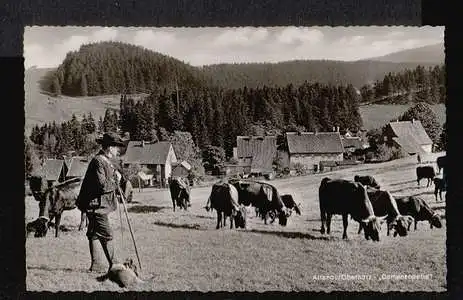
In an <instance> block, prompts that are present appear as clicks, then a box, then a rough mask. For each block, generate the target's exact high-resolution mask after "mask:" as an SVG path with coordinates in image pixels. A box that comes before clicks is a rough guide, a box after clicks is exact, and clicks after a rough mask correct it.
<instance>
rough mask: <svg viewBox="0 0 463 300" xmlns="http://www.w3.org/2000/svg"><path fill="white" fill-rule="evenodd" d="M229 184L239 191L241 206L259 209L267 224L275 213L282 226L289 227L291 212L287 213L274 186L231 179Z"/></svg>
mask: <svg viewBox="0 0 463 300" xmlns="http://www.w3.org/2000/svg"><path fill="white" fill-rule="evenodd" d="M228 182H229V183H230V184H232V185H233V186H235V188H236V189H237V190H238V195H239V204H242V205H244V206H249V205H252V206H253V207H255V208H257V209H258V210H259V214H260V215H261V216H262V219H263V220H264V223H265V224H267V217H268V216H269V214H273V213H274V214H276V215H277V216H278V223H279V224H280V225H281V226H286V225H287V223H288V217H289V212H287V211H286V209H285V204H284V203H283V201H282V199H281V197H280V195H279V193H278V191H277V189H276V188H275V187H274V186H273V185H270V184H268V183H263V182H257V181H253V180H236V179H229V181H228Z"/></svg>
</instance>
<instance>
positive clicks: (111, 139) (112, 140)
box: [96, 132, 125, 147]
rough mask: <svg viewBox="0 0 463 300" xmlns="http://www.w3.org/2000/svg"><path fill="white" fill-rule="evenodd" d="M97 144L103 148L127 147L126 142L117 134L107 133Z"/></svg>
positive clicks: (97, 140)
mask: <svg viewBox="0 0 463 300" xmlns="http://www.w3.org/2000/svg"><path fill="white" fill-rule="evenodd" d="M96 142H97V143H98V144H101V145H102V146H120V147H124V146H125V143H124V140H123V139H122V138H121V137H120V136H119V135H118V134H117V133H115V132H106V133H105V134H103V137H102V138H98V139H96Z"/></svg>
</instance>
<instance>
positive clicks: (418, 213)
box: [395, 196, 442, 230]
mask: <svg viewBox="0 0 463 300" xmlns="http://www.w3.org/2000/svg"><path fill="white" fill-rule="evenodd" d="M395 200H396V202H397V207H398V209H399V212H400V213H401V214H402V215H410V216H412V217H413V218H414V219H415V230H416V225H417V223H418V221H428V222H429V224H430V226H431V228H433V227H437V228H441V227H442V222H441V218H440V216H439V215H438V214H437V213H436V212H435V211H433V210H432V208H431V207H429V205H428V203H426V201H425V200H424V199H423V198H421V197H417V196H408V197H396V199H395ZM408 230H410V226H409V228H408Z"/></svg>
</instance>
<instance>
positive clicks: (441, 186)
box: [433, 177, 446, 202]
mask: <svg viewBox="0 0 463 300" xmlns="http://www.w3.org/2000/svg"><path fill="white" fill-rule="evenodd" d="M433 181H434V196H435V197H436V202H438V201H437V194H439V197H440V201H442V192H445V191H446V185H445V182H444V179H442V178H437V177H436V178H434V180H433Z"/></svg>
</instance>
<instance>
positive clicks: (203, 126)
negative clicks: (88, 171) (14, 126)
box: [31, 82, 362, 157]
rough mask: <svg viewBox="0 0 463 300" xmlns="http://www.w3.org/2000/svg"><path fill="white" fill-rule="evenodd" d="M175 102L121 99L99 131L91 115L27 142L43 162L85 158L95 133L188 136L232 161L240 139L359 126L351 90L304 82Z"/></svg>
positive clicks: (182, 96) (189, 95) (160, 95)
mask: <svg viewBox="0 0 463 300" xmlns="http://www.w3.org/2000/svg"><path fill="white" fill-rule="evenodd" d="M178 99H179V101H178V102H177V95H176V93H175V92H173V93H171V92H167V91H166V90H164V91H162V92H153V93H152V94H151V95H150V96H149V97H147V98H146V99H143V100H140V101H134V100H133V99H131V98H129V97H126V96H122V97H121V101H120V109H119V114H117V113H116V112H115V111H113V112H112V111H111V110H107V113H106V115H105V117H104V118H102V119H101V120H100V121H99V122H98V126H97V125H96V124H95V121H94V120H93V117H92V116H91V115H89V116H87V117H85V116H84V119H83V121H82V122H81V124H80V125H79V123H78V121H77V120H76V117H75V116H73V119H72V120H71V121H69V122H64V123H62V124H57V125H55V124H48V125H44V126H42V127H40V128H39V127H38V126H36V127H34V128H33V130H32V134H31V140H32V141H33V142H34V143H35V144H37V145H38V146H39V147H40V148H41V149H46V150H45V153H46V155H45V156H47V155H52V156H60V155H62V154H64V153H66V152H67V151H69V150H75V151H76V152H77V153H80V154H84V153H87V152H88V150H89V149H88V147H84V145H85V144H86V143H83V141H84V140H85V139H86V137H85V136H86V135H88V134H90V133H94V132H95V131H96V129H97V128H99V129H100V131H106V130H121V131H122V132H128V133H129V134H130V138H131V139H132V140H141V139H143V140H147V141H153V140H165V139H166V137H167V136H169V135H170V134H172V133H173V132H176V131H183V132H190V133H191V136H192V139H193V141H194V143H195V145H197V146H198V147H199V148H200V149H205V148H207V146H208V145H212V146H215V147H218V148H222V149H224V150H225V152H226V154H227V156H228V157H231V156H232V153H233V147H234V146H236V145H235V144H236V136H238V135H264V134H280V133H282V132H285V131H294V130H300V131H305V130H310V131H315V130H318V131H331V130H333V129H332V128H333V126H339V127H340V128H350V129H352V130H357V129H359V128H360V127H361V125H362V120H361V116H360V113H359V111H358V101H359V95H358V94H357V92H356V90H355V89H354V87H353V86H352V85H348V86H331V85H320V84H310V83H308V82H306V83H304V84H303V85H300V86H298V87H296V86H293V85H291V84H290V85H287V86H285V87H274V88H270V87H263V88H258V89H248V88H244V89H237V90H224V89H218V88H216V89H212V88H211V89H203V90H196V89H190V90H182V91H180V92H179V98H178ZM89 124H95V125H89ZM51 136H53V138H52V137H51ZM50 140H52V142H50ZM49 143H51V145H48V144H49ZM87 144H88V143H87Z"/></svg>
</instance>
